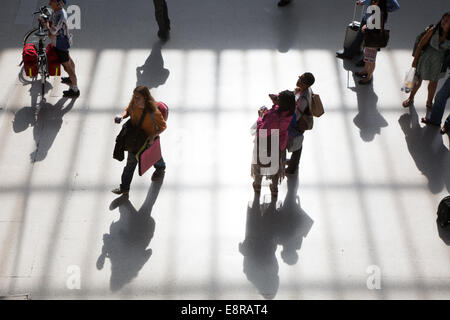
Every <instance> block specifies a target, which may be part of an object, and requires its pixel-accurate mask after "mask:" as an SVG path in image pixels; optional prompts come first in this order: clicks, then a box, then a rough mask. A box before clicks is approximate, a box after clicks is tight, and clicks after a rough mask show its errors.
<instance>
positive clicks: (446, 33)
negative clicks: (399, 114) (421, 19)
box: [402, 12, 450, 124]
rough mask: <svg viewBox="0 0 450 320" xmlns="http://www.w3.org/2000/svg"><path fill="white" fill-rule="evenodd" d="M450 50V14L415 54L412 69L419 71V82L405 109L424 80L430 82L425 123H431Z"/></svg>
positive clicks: (420, 44)
mask: <svg viewBox="0 0 450 320" xmlns="http://www.w3.org/2000/svg"><path fill="white" fill-rule="evenodd" d="M448 49H450V12H447V13H445V14H444V15H443V16H442V19H441V20H440V21H439V22H438V23H437V24H436V25H435V26H434V27H431V28H429V29H428V30H427V32H426V33H425V34H424V35H423V37H422V38H421V40H420V42H419V43H418V45H417V48H416V50H415V52H414V61H413V63H412V67H413V68H416V69H417V76H418V80H417V82H416V83H415V84H414V87H413V88H412V90H411V93H410V95H409V98H408V99H406V100H405V101H403V104H402V105H403V107H404V108H408V107H409V106H410V105H412V104H413V103H414V97H415V95H416V93H417V90H419V88H420V86H421V85H422V81H423V80H429V81H430V83H429V84H428V98H427V103H426V107H427V114H426V116H425V118H422V122H423V123H426V124H428V123H430V115H431V110H432V106H433V98H434V94H435V93H436V88H437V84H438V81H439V79H441V78H443V77H444V75H445V72H442V66H443V63H444V59H445V53H446V51H447V50H448Z"/></svg>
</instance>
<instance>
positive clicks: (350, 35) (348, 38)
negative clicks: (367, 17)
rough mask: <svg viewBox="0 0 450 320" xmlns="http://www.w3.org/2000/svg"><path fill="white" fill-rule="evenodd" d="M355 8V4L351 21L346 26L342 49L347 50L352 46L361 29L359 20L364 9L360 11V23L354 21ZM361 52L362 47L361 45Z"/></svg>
mask: <svg viewBox="0 0 450 320" xmlns="http://www.w3.org/2000/svg"><path fill="white" fill-rule="evenodd" d="M356 7H357V4H356V3H355V10H354V11H353V20H352V21H351V22H350V24H349V25H348V26H347V30H346V31H345V39H344V49H345V50H348V49H349V48H350V46H351V45H352V43H353V41H355V39H356V35H357V34H358V31H359V29H360V28H361V22H360V21H361V20H362V17H363V15H364V7H362V8H363V9H362V10H361V19H360V21H356V20H355V17H356ZM361 50H362V45H361Z"/></svg>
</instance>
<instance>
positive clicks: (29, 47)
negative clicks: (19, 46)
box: [22, 43, 38, 78]
mask: <svg viewBox="0 0 450 320" xmlns="http://www.w3.org/2000/svg"><path fill="white" fill-rule="evenodd" d="M22 59H23V69H24V70H25V74H26V75H27V76H29V77H30V78H34V77H37V75H38V54H37V50H36V46H35V45H34V43H27V44H26V45H25V46H24V47H23V51H22Z"/></svg>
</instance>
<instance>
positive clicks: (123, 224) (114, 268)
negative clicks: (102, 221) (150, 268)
mask: <svg viewBox="0 0 450 320" xmlns="http://www.w3.org/2000/svg"><path fill="white" fill-rule="evenodd" d="M161 186H162V182H152V184H151V185H150V188H149V190H148V192H147V197H146V199H145V201H144V203H143V204H142V206H141V208H140V209H139V211H137V210H136V209H135V208H134V206H133V205H132V203H131V202H130V200H129V199H128V197H127V196H123V195H122V196H120V197H118V198H116V199H115V200H114V201H113V202H111V205H110V210H115V209H116V208H117V207H119V212H120V216H119V220H117V221H115V222H113V223H111V226H110V228H109V234H104V235H103V247H102V252H101V254H100V256H99V257H98V259H97V269H98V270H101V269H103V266H104V263H105V259H106V258H109V260H110V263H111V280H110V289H111V291H118V290H120V289H121V288H123V286H125V285H126V284H127V283H129V282H130V281H131V280H133V279H134V278H135V277H137V275H138V273H139V271H140V270H141V269H142V267H143V266H144V265H145V264H146V263H147V261H148V260H149V258H150V256H151V255H152V249H147V247H148V246H149V244H150V241H151V240H152V238H153V234H154V232H155V220H154V219H153V218H152V217H151V212H152V208H153V205H154V203H155V201H156V199H157V197H158V194H159V191H160V189H161Z"/></svg>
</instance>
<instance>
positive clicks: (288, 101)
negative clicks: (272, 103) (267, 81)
mask: <svg viewBox="0 0 450 320" xmlns="http://www.w3.org/2000/svg"><path fill="white" fill-rule="evenodd" d="M278 108H279V109H278V112H279V113H282V112H285V111H289V114H293V113H294V111H295V95H294V93H293V92H292V91H289V90H285V91H282V92H280V93H279V94H278Z"/></svg>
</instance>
